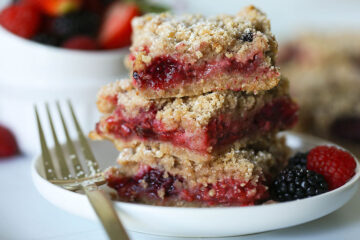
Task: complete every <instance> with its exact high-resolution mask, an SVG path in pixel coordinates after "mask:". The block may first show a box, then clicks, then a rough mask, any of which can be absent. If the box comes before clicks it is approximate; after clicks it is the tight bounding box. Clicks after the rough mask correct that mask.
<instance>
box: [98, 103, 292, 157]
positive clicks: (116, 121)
mask: <svg viewBox="0 0 360 240" xmlns="http://www.w3.org/2000/svg"><path fill="white" fill-rule="evenodd" d="M297 110H298V107H297V105H296V104H295V103H294V102H293V101H292V100H291V99H290V98H288V97H280V98H277V99H274V100H273V101H272V102H270V103H268V104H266V105H264V106H263V107H262V108H260V109H258V110H257V111H256V112H255V113H253V114H248V115H245V116H242V117H241V116H239V114H230V113H227V114H225V113H224V114H221V115H219V116H218V117H216V118H213V119H212V120H211V121H210V122H209V124H208V125H207V126H206V127H204V128H200V129H198V130H196V131H193V130H191V131H186V130H185V129H182V128H178V129H176V130H167V129H166V128H165V127H164V124H163V123H162V122H161V121H159V120H157V119H156V113H157V109H156V107H155V105H153V106H151V107H150V108H149V109H148V110H140V112H139V113H138V115H137V116H136V117H134V118H127V117H126V116H124V114H123V111H124V110H123V107H122V106H121V105H120V106H118V107H117V108H116V110H115V112H114V114H112V115H111V116H110V117H108V118H107V119H106V120H105V121H103V122H101V123H100V124H98V126H97V133H98V134H99V135H102V134H103V132H104V133H105V134H111V135H113V136H114V137H115V138H118V139H122V140H128V141H130V140H132V139H134V138H135V139H136V138H137V139H140V140H155V141H163V142H171V143H172V144H173V145H176V146H180V147H185V148H188V149H191V150H194V151H198V152H200V153H207V152H208V149H209V147H215V148H216V147H220V146H222V145H224V144H230V143H233V142H234V141H236V140H238V139H241V138H243V137H247V136H256V135H257V134H265V133H270V132H272V131H275V130H283V129H287V128H290V127H292V126H293V125H294V124H295V123H296V121H297Z"/></svg>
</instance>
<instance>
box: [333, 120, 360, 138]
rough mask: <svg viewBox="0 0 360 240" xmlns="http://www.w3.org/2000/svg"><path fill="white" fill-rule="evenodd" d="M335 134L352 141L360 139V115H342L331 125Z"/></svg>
mask: <svg viewBox="0 0 360 240" xmlns="http://www.w3.org/2000/svg"><path fill="white" fill-rule="evenodd" d="M330 132H331V134H332V135H333V136H335V137H338V138H342V139H347V140H350V141H359V140H360V117H341V118H338V119H336V120H335V121H334V122H333V123H332V124H331V126H330Z"/></svg>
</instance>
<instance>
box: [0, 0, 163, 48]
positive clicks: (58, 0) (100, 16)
mask: <svg viewBox="0 0 360 240" xmlns="http://www.w3.org/2000/svg"><path fill="white" fill-rule="evenodd" d="M165 10H167V9H166V8H164V7H162V6H159V5H154V4H150V3H148V2H147V1H146V0H131V1H125V0H123V1H120V0H51V1H49V0H20V1H14V3H13V4H11V5H9V6H8V7H6V8H4V9H3V10H2V11H1V12H0V25H1V26H2V27H4V28H5V29H7V30H9V31H10V32H12V33H14V34H16V35H18V36H20V37H23V38H26V39H30V40H33V41H35V42H38V43H41V44H46V45H51V46H57V47H62V48H69V49H78V50H100V49H116V48H121V47H126V46H128V45H130V41H131V33H132V29H131V20H132V19H133V18H134V17H135V16H139V15H141V14H143V13H146V12H161V11H165Z"/></svg>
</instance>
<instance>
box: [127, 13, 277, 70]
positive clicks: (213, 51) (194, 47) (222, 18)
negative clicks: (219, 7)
mask: <svg viewBox="0 0 360 240" xmlns="http://www.w3.org/2000/svg"><path fill="white" fill-rule="evenodd" d="M132 27H133V30H134V34H133V39H132V40H133V45H132V47H131V48H130V50H131V52H132V53H133V54H135V61H136V62H135V64H134V65H137V67H136V68H137V69H138V66H141V65H142V64H145V65H146V64H148V63H149V62H150V61H151V59H152V58H153V57H155V56H158V55H161V54H170V53H171V54H175V55H177V56H179V57H181V58H183V59H186V62H189V63H194V62H196V61H198V60H200V59H208V58H213V57H218V56H220V55H222V56H227V57H230V56H234V55H236V57H237V58H238V59H237V60H238V61H239V62H245V61H246V60H247V59H248V58H249V56H252V55H254V54H253V52H254V51H257V52H264V53H265V52H267V53H268V54H269V56H271V58H273V57H274V56H275V55H276V51H277V43H276V41H275V38H274V36H273V35H272V34H271V32H270V22H269V20H268V19H267V18H266V15H265V14H264V13H263V12H261V11H260V10H258V9H257V8H255V7H254V6H248V7H246V8H244V9H243V10H242V11H240V12H239V13H238V14H237V15H235V16H231V15H224V14H222V15H219V16H215V17H205V16H203V15H199V14H195V15H182V16H174V15H172V14H170V13H163V14H147V15H144V16H142V17H136V18H134V19H133V21H132ZM140 69H141V67H140Z"/></svg>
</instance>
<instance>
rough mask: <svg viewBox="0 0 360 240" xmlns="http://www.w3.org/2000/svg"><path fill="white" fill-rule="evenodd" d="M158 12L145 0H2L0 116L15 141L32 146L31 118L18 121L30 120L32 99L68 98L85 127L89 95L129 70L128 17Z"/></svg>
mask: <svg viewBox="0 0 360 240" xmlns="http://www.w3.org/2000/svg"><path fill="white" fill-rule="evenodd" d="M164 10H166V8H164V7H162V6H159V5H154V4H150V3H148V2H147V1H144V0H134V1H119V0H52V1H48V0H18V1H9V0H0V39H1V44H0V45H1V46H0V52H1V56H0V102H1V104H0V116H1V117H0V121H1V122H3V123H5V124H7V125H8V126H10V127H11V128H12V129H13V130H14V131H15V134H16V135H17V136H18V138H19V144H20V147H22V148H23V149H24V148H25V151H26V150H31V152H33V151H34V150H33V146H32V144H31V146H29V147H27V146H26V145H28V143H31V142H32V141H33V138H34V137H36V135H34V134H36V131H35V130H34V127H33V126H34V121H26V122H24V121H21V119H33V109H32V107H33V104H34V103H36V102H44V101H52V100H62V99H71V100H72V101H73V102H74V103H76V105H79V106H81V107H79V109H83V111H84V112H83V114H81V115H83V116H86V119H80V120H81V121H82V122H83V123H82V124H83V125H84V127H90V125H92V124H93V122H95V121H92V116H93V113H92V102H93V100H92V99H90V98H92V97H93V96H94V94H96V92H97V91H98V88H99V87H100V86H101V85H103V84H105V83H107V82H110V81H114V80H115V79H117V78H119V77H121V76H124V75H127V71H126V69H125V67H124V58H125V56H127V54H128V47H129V45H130V42H131V32H132V28H131V20H132V19H133V18H134V17H136V16H139V15H142V14H143V13H146V12H159V11H164ZM94 116H96V115H95V113H94Z"/></svg>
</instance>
